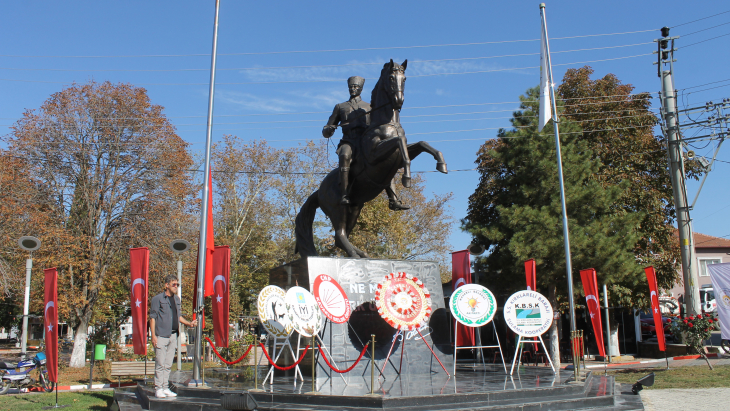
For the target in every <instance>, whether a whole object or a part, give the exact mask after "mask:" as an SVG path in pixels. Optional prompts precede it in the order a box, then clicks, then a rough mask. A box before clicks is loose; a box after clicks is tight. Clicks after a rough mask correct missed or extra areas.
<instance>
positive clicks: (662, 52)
mask: <svg viewBox="0 0 730 411" xmlns="http://www.w3.org/2000/svg"><path fill="white" fill-rule="evenodd" d="M678 38H679V37H669V28H668V27H663V28H662V38H661V39H658V40H657V42H658V50H657V53H658V55H659V56H658V61H657V65H658V66H659V67H658V74H659V77H660V78H661V80H662V115H663V116H664V132H665V134H666V138H667V154H668V157H669V158H668V160H669V175H670V177H671V179H672V190H673V191H674V208H675V212H676V215H677V228H678V231H679V246H680V252H681V254H682V279H683V280H684V304H685V307H686V310H685V312H686V313H687V314H689V315H696V314H699V313H700V312H701V309H700V290H699V287H698V282H699V277H698V274H697V263H696V262H695V261H694V259H695V247H694V236H693V235H692V220H691V219H690V215H689V204H688V201H687V187H686V185H685V181H684V176H685V171H684V156H683V155H682V139H681V136H680V133H679V121H678V118H677V117H678V113H677V101H676V95H675V92H674V79H673V78H672V76H673V68H674V67H673V66H674V51H675V50H676V49H675V48H674V40H675V39H678ZM670 42H671V47H670V48H669V50H667V47H668V45H669V44H670ZM663 64H664V65H667V64H668V65H669V70H662V65H663Z"/></svg>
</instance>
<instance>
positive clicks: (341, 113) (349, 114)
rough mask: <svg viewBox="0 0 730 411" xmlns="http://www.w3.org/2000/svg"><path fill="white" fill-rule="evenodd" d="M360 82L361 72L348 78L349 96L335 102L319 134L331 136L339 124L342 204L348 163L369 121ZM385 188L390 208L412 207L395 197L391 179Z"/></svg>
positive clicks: (346, 182) (404, 208) (344, 198)
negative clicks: (340, 129) (340, 128)
mask: <svg viewBox="0 0 730 411" xmlns="http://www.w3.org/2000/svg"><path fill="white" fill-rule="evenodd" d="M363 85H365V79H364V78H362V77H360V76H353V77H350V78H349V79H347V88H348V89H349V91H350V99H349V100H348V101H345V102H344V103H340V104H337V105H336V106H335V108H334V110H332V115H331V116H330V118H329V120H327V125H325V126H324V127H323V128H322V136H324V137H325V138H330V137H332V135H333V134H334V133H335V130H336V129H337V126H338V125H339V126H340V127H342V140H340V144H338V145H337V157H338V159H339V163H340V191H342V193H343V194H342V198H341V199H340V204H341V205H350V198H349V197H348V195H347V194H348V188H349V175H350V164H351V163H352V160H353V159H354V158H355V152H356V151H357V147H358V145H357V144H358V141H359V140H360V137H361V136H362V135H363V134H364V133H365V130H367V128H368V126H369V125H370V104H368V103H367V102H366V101H363V100H362V99H361V98H360V93H362V87H363ZM385 191H386V193H387V194H388V207H389V208H390V209H391V210H408V209H409V208H411V207H409V206H407V205H404V204H403V203H401V201H400V200H399V199H398V196H397V195H396V194H395V184H394V183H391V185H390V186H388V187H387V188H386V189H385Z"/></svg>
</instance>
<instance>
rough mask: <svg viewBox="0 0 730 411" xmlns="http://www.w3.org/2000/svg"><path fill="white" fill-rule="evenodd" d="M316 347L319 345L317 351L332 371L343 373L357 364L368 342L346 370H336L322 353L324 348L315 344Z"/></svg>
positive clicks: (366, 348)
mask: <svg viewBox="0 0 730 411" xmlns="http://www.w3.org/2000/svg"><path fill="white" fill-rule="evenodd" d="M317 347H319V353H320V354H322V358H324V362H326V363H327V365H328V366H329V367H330V368H331V369H332V371H334V372H336V373H340V374H344V373H347V372H350V371H352V369H353V368H355V366H356V365H357V363H359V362H360V360H361V359H362V356H363V355H365V351H367V350H368V344H365V347H364V348H363V349H362V351H361V352H360V356H359V357H357V360H355V363H354V364H352V365H351V366H350V368H348V369H346V370H338V369H337V368H335V367H333V366H332V364H330V362H329V361H327V356H325V355H324V350H323V349H322V347H321V346H320V345H317Z"/></svg>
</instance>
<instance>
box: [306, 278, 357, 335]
mask: <svg viewBox="0 0 730 411" xmlns="http://www.w3.org/2000/svg"><path fill="white" fill-rule="evenodd" d="M312 291H313V292H314V299H315V300H316V301H317V305H318V306H319V309H320V310H322V313H323V314H324V316H325V317H327V318H329V319H330V321H332V322H333V323H335V324H344V323H346V322H347V320H349V319H350V313H351V310H350V300H349V299H347V294H346V293H345V290H343V289H342V286H340V284H339V283H338V282H337V281H335V279H334V278H332V277H330V276H329V275H327V274H320V275H318V276H317V277H316V278H315V279H314V285H313V286H312Z"/></svg>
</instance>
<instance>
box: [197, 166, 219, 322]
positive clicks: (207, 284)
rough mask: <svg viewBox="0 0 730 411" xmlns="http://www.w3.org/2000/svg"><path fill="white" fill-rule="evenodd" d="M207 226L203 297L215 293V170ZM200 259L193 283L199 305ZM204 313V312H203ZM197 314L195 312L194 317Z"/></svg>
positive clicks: (209, 186) (209, 192) (209, 198)
mask: <svg viewBox="0 0 730 411" xmlns="http://www.w3.org/2000/svg"><path fill="white" fill-rule="evenodd" d="M207 219H208V221H207V223H206V226H205V232H206V234H205V273H204V275H203V282H204V284H203V297H208V296H209V295H213V252H214V251H215V240H214V239H213V172H212V171H211V172H210V174H208V213H207ZM199 255H200V244H198V256H199ZM199 266H200V261H198V263H197V264H196V269H195V284H193V305H194V306H195V307H197V306H198V268H199ZM196 311H197V310H196ZM201 314H202V313H201ZM195 318H196V315H195V314H193V319H195ZM200 321H201V324H202V325H201V327H203V328H205V314H202V315H201V319H200Z"/></svg>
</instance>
